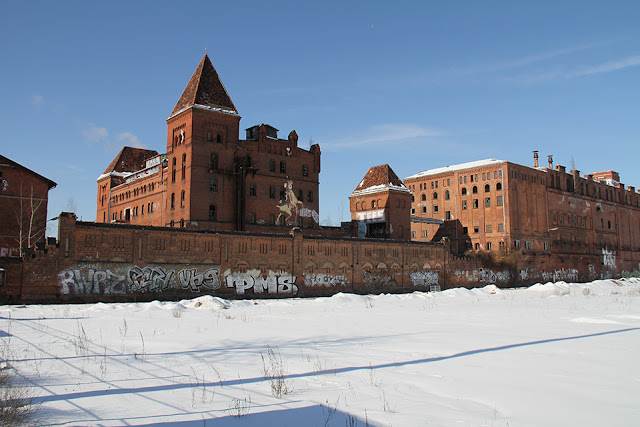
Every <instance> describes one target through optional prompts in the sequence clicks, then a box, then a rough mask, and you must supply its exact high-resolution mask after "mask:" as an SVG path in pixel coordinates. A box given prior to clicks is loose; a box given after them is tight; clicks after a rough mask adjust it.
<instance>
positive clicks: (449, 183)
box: [447, 178, 451, 187]
mask: <svg viewBox="0 0 640 427" xmlns="http://www.w3.org/2000/svg"><path fill="white" fill-rule="evenodd" d="M450 185H451V179H449V178H447V187H448V186H450Z"/></svg>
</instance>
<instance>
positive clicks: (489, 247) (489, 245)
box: [487, 242, 491, 251]
mask: <svg viewBox="0 0 640 427" xmlns="http://www.w3.org/2000/svg"><path fill="white" fill-rule="evenodd" d="M487 250H488V251H490V250H491V242H487Z"/></svg>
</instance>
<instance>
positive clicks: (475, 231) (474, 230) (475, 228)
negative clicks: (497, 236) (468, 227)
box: [473, 225, 480, 234]
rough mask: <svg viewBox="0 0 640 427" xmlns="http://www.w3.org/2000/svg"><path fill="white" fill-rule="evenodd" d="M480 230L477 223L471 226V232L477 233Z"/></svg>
mask: <svg viewBox="0 0 640 427" xmlns="http://www.w3.org/2000/svg"><path fill="white" fill-rule="evenodd" d="M479 232H480V227H478V226H477V225H474V226H473V234H478V233H479Z"/></svg>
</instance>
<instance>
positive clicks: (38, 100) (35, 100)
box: [31, 94, 44, 105]
mask: <svg viewBox="0 0 640 427" xmlns="http://www.w3.org/2000/svg"><path fill="white" fill-rule="evenodd" d="M31 103H32V104H33V105H42V104H44V97H43V96H42V95H38V94H36V95H33V96H32V97H31Z"/></svg>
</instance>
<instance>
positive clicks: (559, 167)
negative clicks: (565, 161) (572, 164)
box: [556, 165, 567, 173]
mask: <svg viewBox="0 0 640 427" xmlns="http://www.w3.org/2000/svg"><path fill="white" fill-rule="evenodd" d="M556 170H557V171H558V172H562V173H566V172H567V168H566V167H564V166H562V165H556Z"/></svg>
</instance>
